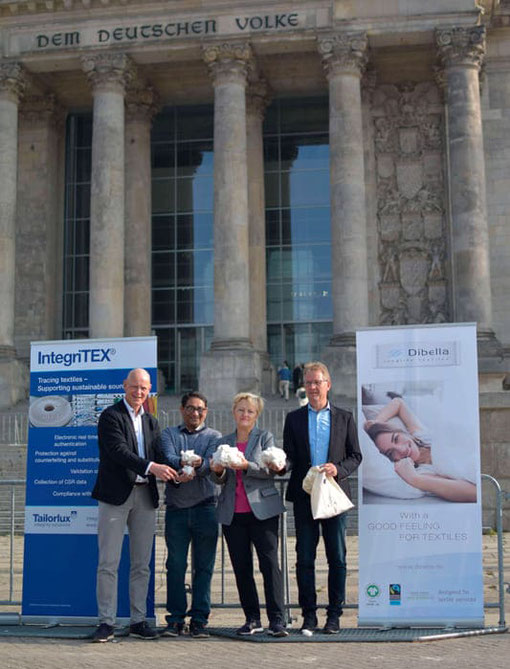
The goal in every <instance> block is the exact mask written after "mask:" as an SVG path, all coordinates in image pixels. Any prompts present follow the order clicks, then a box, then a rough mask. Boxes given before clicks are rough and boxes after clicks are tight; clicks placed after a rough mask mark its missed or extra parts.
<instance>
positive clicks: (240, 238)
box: [200, 42, 261, 402]
mask: <svg viewBox="0 0 510 669" xmlns="http://www.w3.org/2000/svg"><path fill="white" fill-rule="evenodd" d="M203 55H204V60H205V62H206V64H207V65H208V67H209V72H210V75H211V79H212V82H213V86H214V338H213V341H212V344H211V350H210V351H209V352H207V353H206V354H204V356H203V358H202V363H201V368H200V388H201V390H203V391H204V392H205V393H206V394H210V395H211V396H215V397H216V398H217V401H219V402H221V401H225V402H226V401H229V400H230V399H231V398H232V394H233V393H235V392H237V391H239V390H241V389H242V390H249V389H253V390H255V391H257V392H259V391H260V378H261V362H260V356H259V354H258V353H256V352H255V350H254V348H253V345H252V342H251V339H250V284H249V262H250V254H249V240H248V220H249V216H248V165H247V162H248V161H247V142H246V86H247V75H248V70H249V68H250V66H251V65H252V52H251V48H250V46H249V45H248V44H246V43H244V42H230V43H218V44H214V45H212V46H209V47H206V48H205V49H204V52H203Z"/></svg>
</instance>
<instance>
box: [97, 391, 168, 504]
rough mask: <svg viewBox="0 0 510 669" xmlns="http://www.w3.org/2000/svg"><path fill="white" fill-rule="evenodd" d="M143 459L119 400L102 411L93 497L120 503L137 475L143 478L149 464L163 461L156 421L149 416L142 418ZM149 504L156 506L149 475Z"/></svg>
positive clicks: (154, 480)
mask: <svg viewBox="0 0 510 669" xmlns="http://www.w3.org/2000/svg"><path fill="white" fill-rule="evenodd" d="M142 429H143V437H144V445H145V458H141V457H140V456H139V455H138V445H137V442H136V434H135V429H134V426H133V421H132V420H131V416H130V415H129V412H128V410H127V408H126V405H125V404H124V402H123V401H122V400H121V401H120V402H117V403H116V404H112V405H111V406H109V407H107V408H106V409H104V411H102V412H101V416H100V417H99V423H98V426H97V437H98V445H99V468H98V471H97V479H96V484H95V486H94V489H93V491H92V497H93V498H94V499H97V500H99V501H101V502H107V503H108V504H115V505H117V506H118V505H120V504H123V503H124V502H125V501H126V500H127V498H128V497H129V495H130V493H131V491H132V490H133V486H134V485H135V480H136V475H137V474H139V475H140V476H145V472H146V471H147V467H148V466H149V462H151V461H152V462H156V461H158V462H162V461H163V460H162V457H161V447H160V443H159V440H160V430H159V425H158V421H157V420H156V418H154V416H152V415H151V414H150V413H144V415H143V416H142ZM148 479H149V490H150V493H151V498H152V503H153V505H154V507H155V508H156V507H157V506H158V499H159V495H158V489H157V485H156V478H155V476H153V475H152V474H149V475H148Z"/></svg>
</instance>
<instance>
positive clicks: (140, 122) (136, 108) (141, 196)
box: [124, 88, 155, 337]
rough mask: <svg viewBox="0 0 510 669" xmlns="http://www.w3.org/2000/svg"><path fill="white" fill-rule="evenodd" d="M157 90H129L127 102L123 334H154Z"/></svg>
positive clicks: (127, 335)
mask: <svg viewBox="0 0 510 669" xmlns="http://www.w3.org/2000/svg"><path fill="white" fill-rule="evenodd" d="M154 111H155V107H154V93H153V91H152V90H151V89H148V88H146V89H142V90H137V91H134V92H133V93H128V98H127V105H126V145H125V157H126V197H125V204H126V212H125V213H126V227H125V263H124V265H125V272H124V274H125V284H124V335H125V336H126V337H137V336H144V335H149V334H150V333H151V281H152V277H151V251H152V248H151V246H152V243H151V240H152V225H151V146H150V135H151V121H152V117H153V115H154Z"/></svg>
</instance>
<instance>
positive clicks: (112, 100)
mask: <svg viewBox="0 0 510 669" xmlns="http://www.w3.org/2000/svg"><path fill="white" fill-rule="evenodd" d="M82 66H83V69H84V71H85V73H86V75H87V77H88V79H89V82H90V85H91V87H92V93H93V97H94V104H93V125H92V182H91V200H90V268H89V276H90V291H89V334H90V336H91V337H121V336H122V335H123V334H124V125H125V117H124V95H125V88H126V84H127V82H128V80H129V78H130V75H131V72H132V70H131V67H130V61H129V59H128V57H127V56H126V55H125V54H123V53H114V52H111V53H101V54H92V55H90V56H83V57H82Z"/></svg>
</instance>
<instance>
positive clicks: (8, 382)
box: [0, 347, 30, 409]
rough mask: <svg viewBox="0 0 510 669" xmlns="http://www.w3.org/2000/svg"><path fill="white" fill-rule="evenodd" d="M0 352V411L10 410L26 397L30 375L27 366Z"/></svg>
mask: <svg viewBox="0 0 510 669" xmlns="http://www.w3.org/2000/svg"><path fill="white" fill-rule="evenodd" d="M4 348H6V347H2V350H0V409H10V408H11V407H13V406H14V405H15V404H17V403H18V402H21V400H24V399H26V398H27V397H28V391H29V379H30V373H29V371H28V367H27V365H25V364H24V363H23V362H21V360H16V359H15V358H14V357H12V356H10V354H9V356H7V355H5V356H4V355H3V353H4V351H3V349H4Z"/></svg>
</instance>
